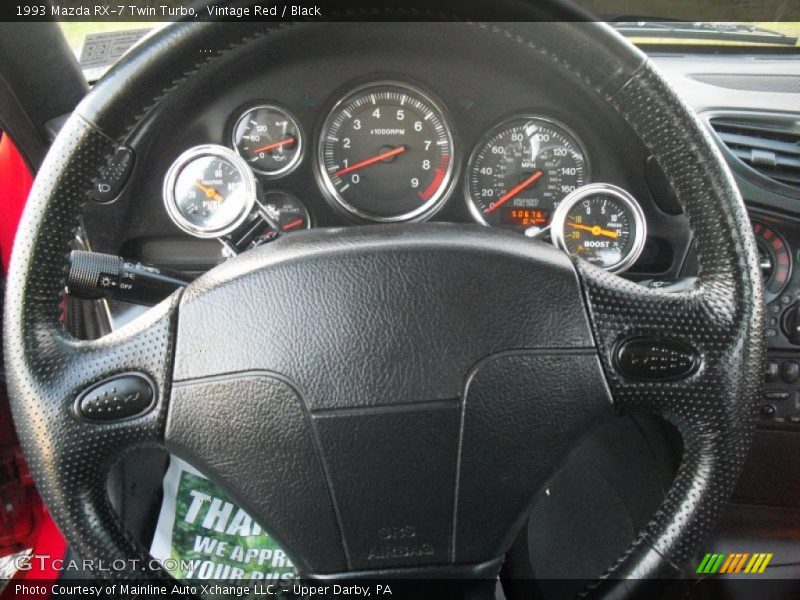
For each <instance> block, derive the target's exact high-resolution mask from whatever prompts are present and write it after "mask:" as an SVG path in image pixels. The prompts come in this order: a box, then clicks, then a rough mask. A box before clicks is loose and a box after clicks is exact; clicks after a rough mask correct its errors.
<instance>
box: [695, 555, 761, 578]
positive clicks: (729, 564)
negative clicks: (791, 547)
mask: <svg viewBox="0 0 800 600" xmlns="http://www.w3.org/2000/svg"><path fill="white" fill-rule="evenodd" d="M772 556H773V554H772V553H769V554H766V553H761V552H756V553H754V554H750V553H748V552H735V553H732V554H725V553H722V552H721V553H718V554H706V555H705V556H704V557H703V560H702V561H701V562H700V566H698V567H697V573H699V574H701V575H713V574H715V573H720V574H722V573H726V574H731V573H750V574H756V573H763V572H764V570H765V569H766V568H767V565H768V564H769V561H771V560H772Z"/></svg>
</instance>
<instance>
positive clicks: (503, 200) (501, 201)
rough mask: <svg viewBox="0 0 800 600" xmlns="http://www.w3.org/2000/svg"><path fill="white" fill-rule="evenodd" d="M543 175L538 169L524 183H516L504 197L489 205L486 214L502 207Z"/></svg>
mask: <svg viewBox="0 0 800 600" xmlns="http://www.w3.org/2000/svg"><path fill="white" fill-rule="evenodd" d="M542 175H544V173H542V172H541V171H536V173H534V174H533V175H531V176H530V177H528V178H527V179H526V180H525V181H523V182H522V183H520V184H518V185H515V186H514V187H513V188H511V189H510V190H508V191H507V192H506V193H505V194H503V197H502V198H500V199H499V200H498V201H497V202H495V203H494V204H492V205H491V206H490V207H489V210H487V211H486V214H489V213H490V212H492V211H495V210H497V209H498V208H500V207H501V206H502V205H503V204H505V203H506V202H508V201H509V200H511V199H512V198H513V197H514V196H516V195H517V194H519V193H520V192H521V191H522V190H524V189H525V188H526V187H528V186H529V185H531V184H532V183H534V182H535V181H538V179H539V178H540V177H541V176H542Z"/></svg>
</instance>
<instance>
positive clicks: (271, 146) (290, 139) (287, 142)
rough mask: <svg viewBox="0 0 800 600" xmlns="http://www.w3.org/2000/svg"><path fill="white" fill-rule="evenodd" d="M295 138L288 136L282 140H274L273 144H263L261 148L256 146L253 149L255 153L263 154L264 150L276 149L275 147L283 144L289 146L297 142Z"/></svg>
mask: <svg viewBox="0 0 800 600" xmlns="http://www.w3.org/2000/svg"><path fill="white" fill-rule="evenodd" d="M295 141H296V140H295V139H294V138H293V137H288V138H286V139H285V140H281V141H280V142H274V143H272V144H267V145H266V146H261V148H256V149H255V150H253V154H261V153H262V152H269V151H270V150H274V149H275V148H280V147H281V146H288V145H290V144H294V143H295Z"/></svg>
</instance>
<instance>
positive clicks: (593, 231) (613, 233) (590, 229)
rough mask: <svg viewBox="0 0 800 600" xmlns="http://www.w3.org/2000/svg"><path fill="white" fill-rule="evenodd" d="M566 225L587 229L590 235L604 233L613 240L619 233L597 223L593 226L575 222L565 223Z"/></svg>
mask: <svg viewBox="0 0 800 600" xmlns="http://www.w3.org/2000/svg"><path fill="white" fill-rule="evenodd" d="M567 225H569V226H570V227H572V228H573V229H582V230H583V231H588V232H589V233H591V234H592V235H604V236H606V237H610V238H611V239H614V240H615V239H617V238H618V237H619V234H618V233H617V232H616V231H611V230H610V229H603V228H602V227H600V226H599V225H594V226H593V227H589V226H588V225H578V224H577V223H567Z"/></svg>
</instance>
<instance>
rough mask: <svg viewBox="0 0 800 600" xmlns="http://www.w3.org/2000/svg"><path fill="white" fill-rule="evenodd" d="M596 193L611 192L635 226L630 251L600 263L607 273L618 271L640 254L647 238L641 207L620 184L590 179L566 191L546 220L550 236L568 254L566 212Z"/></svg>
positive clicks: (608, 193)
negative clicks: (609, 262) (609, 263)
mask: <svg viewBox="0 0 800 600" xmlns="http://www.w3.org/2000/svg"><path fill="white" fill-rule="evenodd" d="M597 195H606V196H613V197H614V198H616V199H617V200H619V201H621V202H622V203H623V204H625V205H626V206H627V207H628V208H629V209H630V211H631V214H632V215H633V221H634V225H635V227H636V230H635V231H634V234H633V245H632V246H631V249H630V251H629V252H628V254H627V255H626V256H625V257H624V258H623V259H622V260H621V261H619V262H618V263H617V264H615V265H612V266H610V267H600V268H602V269H604V270H606V271H608V272H609V273H621V272H622V271H624V270H626V269H627V268H628V267H630V266H631V265H632V264H633V263H635V262H636V260H637V259H638V258H639V257H640V256H641V255H642V250H644V242H645V240H646V239H647V221H646V220H645V218H644V211H643V210H642V207H641V205H640V204H639V203H638V202H637V201H636V198H634V197H633V196H632V195H631V194H630V193H629V192H627V191H626V190H624V189H622V188H621V187H618V186H616V185H612V184H610V183H590V184H588V185H584V186H583V187H579V188H578V189H577V190H574V191H572V192H570V193H569V194H567V195H566V197H565V198H564V199H563V200H562V201H561V202H559V204H558V206H557V207H556V210H555V212H554V213H553V218H552V219H551V221H550V238H551V239H552V242H553V245H554V246H555V247H556V248H560V249H561V250H563V251H564V252H566V253H567V254H569V250H568V249H567V243H566V240H565V239H564V227H565V224H566V221H567V214H568V213H569V211H570V210H571V209H572V207H573V206H575V205H576V204H578V203H579V202H581V201H582V200H584V199H586V198H588V197H591V196H597Z"/></svg>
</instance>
